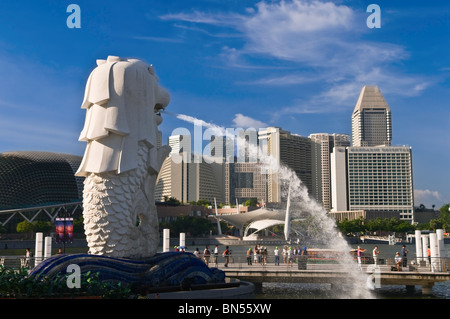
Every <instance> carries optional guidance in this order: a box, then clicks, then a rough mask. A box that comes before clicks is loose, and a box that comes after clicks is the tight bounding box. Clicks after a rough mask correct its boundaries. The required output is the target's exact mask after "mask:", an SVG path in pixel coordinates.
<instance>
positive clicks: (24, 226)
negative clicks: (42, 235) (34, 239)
mask: <svg viewBox="0 0 450 319" xmlns="http://www.w3.org/2000/svg"><path fill="white" fill-rule="evenodd" d="M16 231H17V232H18V233H24V234H26V237H29V238H31V236H32V234H33V231H34V224H33V223H30V222H29V221H27V220H24V221H22V222H20V223H17V226H16Z"/></svg>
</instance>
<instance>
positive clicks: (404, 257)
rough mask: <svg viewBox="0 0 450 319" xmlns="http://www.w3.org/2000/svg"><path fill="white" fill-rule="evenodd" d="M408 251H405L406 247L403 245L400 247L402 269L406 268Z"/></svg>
mask: <svg viewBox="0 0 450 319" xmlns="http://www.w3.org/2000/svg"><path fill="white" fill-rule="evenodd" d="M407 256H408V249H406V246H405V245H403V246H402V263H403V267H406V266H407V264H408V257H407Z"/></svg>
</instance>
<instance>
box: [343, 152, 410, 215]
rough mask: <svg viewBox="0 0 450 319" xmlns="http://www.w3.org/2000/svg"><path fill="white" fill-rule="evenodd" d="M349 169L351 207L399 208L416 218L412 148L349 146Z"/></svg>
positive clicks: (359, 208) (372, 208)
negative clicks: (414, 215) (414, 214)
mask: <svg viewBox="0 0 450 319" xmlns="http://www.w3.org/2000/svg"><path fill="white" fill-rule="evenodd" d="M347 169H348V171H347V185H348V209H349V210H378V211H399V212H400V217H401V218H402V219H405V220H413V213H414V192H413V175H412V158H411V148H410V147H407V146H399V147H397V146H386V147H348V148H347Z"/></svg>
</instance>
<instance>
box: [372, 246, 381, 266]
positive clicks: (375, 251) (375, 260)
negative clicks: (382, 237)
mask: <svg viewBox="0 0 450 319" xmlns="http://www.w3.org/2000/svg"><path fill="white" fill-rule="evenodd" d="M379 253H380V251H379V250H378V246H375V248H374V249H373V251H372V256H373V263H374V264H375V265H378V254H379Z"/></svg>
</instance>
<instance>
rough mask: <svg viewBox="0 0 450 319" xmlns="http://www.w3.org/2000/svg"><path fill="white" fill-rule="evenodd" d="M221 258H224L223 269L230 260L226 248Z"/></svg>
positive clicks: (228, 251) (227, 248)
mask: <svg viewBox="0 0 450 319" xmlns="http://www.w3.org/2000/svg"><path fill="white" fill-rule="evenodd" d="M222 256H223V257H224V258H225V263H224V267H228V262H229V260H230V250H229V247H228V246H226V247H225V251H224V252H223V255H222Z"/></svg>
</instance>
